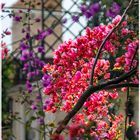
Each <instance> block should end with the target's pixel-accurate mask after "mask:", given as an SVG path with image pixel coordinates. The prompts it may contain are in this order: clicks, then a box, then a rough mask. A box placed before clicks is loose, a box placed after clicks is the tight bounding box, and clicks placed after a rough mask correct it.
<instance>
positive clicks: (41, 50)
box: [37, 46, 45, 53]
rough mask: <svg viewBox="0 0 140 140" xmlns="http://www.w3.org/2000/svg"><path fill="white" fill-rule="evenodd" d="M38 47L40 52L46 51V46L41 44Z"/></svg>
mask: <svg viewBox="0 0 140 140" xmlns="http://www.w3.org/2000/svg"><path fill="white" fill-rule="evenodd" d="M37 49H38V52H40V53H45V48H44V47H43V46H39V47H38V48H37Z"/></svg>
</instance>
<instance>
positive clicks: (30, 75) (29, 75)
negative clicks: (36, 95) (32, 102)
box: [27, 71, 35, 79]
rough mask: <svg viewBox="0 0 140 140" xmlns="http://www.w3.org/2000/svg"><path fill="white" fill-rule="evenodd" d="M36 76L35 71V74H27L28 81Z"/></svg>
mask: <svg viewBox="0 0 140 140" xmlns="http://www.w3.org/2000/svg"><path fill="white" fill-rule="evenodd" d="M34 76H35V72H34V71H33V72H28V74H27V78H28V79H31V78H33V77H34Z"/></svg>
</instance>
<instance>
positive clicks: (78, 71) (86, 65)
mask: <svg viewBox="0 0 140 140" xmlns="http://www.w3.org/2000/svg"><path fill="white" fill-rule="evenodd" d="M120 20H121V16H119V15H118V16H116V17H115V18H114V19H113V21H112V23H109V24H108V25H103V24H101V25H100V26H98V27H94V28H93V29H90V28H87V29H86V34H85V35H84V36H80V37H78V38H77V39H76V40H74V41H73V40H69V41H67V42H64V43H63V44H60V45H59V47H58V49H57V50H56V51H55V53H54V64H53V65H50V64H46V65H45V66H44V68H43V72H44V77H43V79H42V80H43V82H44V81H46V82H45V83H44V94H45V95H46V98H47V101H46V103H45V104H44V111H51V112H56V111H57V110H60V111H64V112H69V111H70V110H71V109H72V108H73V107H74V105H75V104H76V103H77V101H78V99H79V98H80V96H81V95H82V93H83V92H84V91H85V90H86V89H87V87H88V85H89V79H90V72H91V67H92V64H93V62H94V61H95V56H96V54H97V52H98V49H99V46H100V45H101V43H102V41H103V40H104V38H105V37H106V36H107V34H108V33H109V32H110V31H111V30H112V28H113V27H114V26H115V25H116V24H117V23H118V22H119V21H120ZM137 45H138V40H137V39H136V35H135V33H134V32H133V31H132V30H130V29H129V28H128V27H127V21H124V22H122V24H121V28H120V29H118V30H116V31H115V32H114V33H113V34H112V35H111V37H110V38H109V39H108V40H107V41H106V44H105V46H104V49H103V50H102V54H101V55H100V57H99V59H98V62H97V65H96V67H95V70H94V76H93V80H94V82H93V85H94V86H96V85H98V84H99V83H101V82H104V81H109V80H110V79H111V78H112V77H117V75H114V73H117V72H119V73H121V72H122V73H123V72H127V71H128V69H129V68H130V65H131V62H132V59H134V58H133V56H134V53H135V51H136V47H137ZM111 56H112V57H113V58H114V59H112V57H111ZM134 62H135V63H133V64H132V67H133V66H135V65H136V64H137V57H136V58H135V60H134ZM112 72H113V74H112ZM137 80H138V79H137V78H136V77H132V78H131V81H132V82H134V81H137ZM118 97H119V93H118V91H117V90H116V89H113V90H101V91H99V92H96V93H94V94H92V95H91V96H90V97H89V98H88V100H87V101H86V102H85V103H84V106H83V108H82V109H81V110H80V112H79V113H78V114H76V115H75V117H74V118H73V120H72V123H71V124H70V125H69V126H68V127H67V129H68V130H69V135H70V138H73V137H77V138H78V137H79V138H81V137H89V138H93V139H98V140H102V139H110V140H114V139H116V138H119V137H120V135H121V134H120V130H121V129H120V128H121V127H122V123H123V121H124V118H123V116H122V114H116V113H114V112H112V111H111V109H112V108H113V106H114V103H113V101H115V100H116V99H118Z"/></svg>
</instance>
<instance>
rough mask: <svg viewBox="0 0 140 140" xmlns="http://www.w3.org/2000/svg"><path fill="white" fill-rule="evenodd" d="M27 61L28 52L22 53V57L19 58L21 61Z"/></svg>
mask: <svg viewBox="0 0 140 140" xmlns="http://www.w3.org/2000/svg"><path fill="white" fill-rule="evenodd" d="M28 59H29V52H28V51H22V55H21V57H20V60H21V61H27V60H28Z"/></svg>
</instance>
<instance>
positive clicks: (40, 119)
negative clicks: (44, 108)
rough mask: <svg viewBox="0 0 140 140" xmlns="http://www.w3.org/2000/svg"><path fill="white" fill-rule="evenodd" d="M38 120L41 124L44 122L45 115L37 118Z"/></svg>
mask: <svg viewBox="0 0 140 140" xmlns="http://www.w3.org/2000/svg"><path fill="white" fill-rule="evenodd" d="M37 122H38V123H39V124H40V125H42V124H44V118H43V117H40V118H38V119H37Z"/></svg>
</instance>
